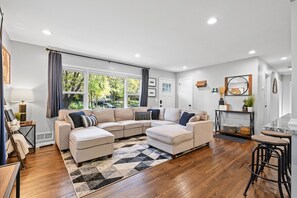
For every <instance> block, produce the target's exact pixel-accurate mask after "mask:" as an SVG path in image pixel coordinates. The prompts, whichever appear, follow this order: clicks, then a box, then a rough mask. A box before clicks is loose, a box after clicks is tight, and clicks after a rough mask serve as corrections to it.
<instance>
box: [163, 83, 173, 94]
mask: <svg viewBox="0 0 297 198" xmlns="http://www.w3.org/2000/svg"><path fill="white" fill-rule="evenodd" d="M162 92H164V93H170V92H171V84H170V83H162Z"/></svg>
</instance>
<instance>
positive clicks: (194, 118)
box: [189, 114, 200, 122]
mask: <svg viewBox="0 0 297 198" xmlns="http://www.w3.org/2000/svg"><path fill="white" fill-rule="evenodd" d="M199 120H200V116H199V115H197V114H196V115H195V116H193V117H191V118H190V120H189V122H197V121H199Z"/></svg>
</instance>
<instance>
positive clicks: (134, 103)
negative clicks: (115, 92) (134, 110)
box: [128, 95, 140, 107]
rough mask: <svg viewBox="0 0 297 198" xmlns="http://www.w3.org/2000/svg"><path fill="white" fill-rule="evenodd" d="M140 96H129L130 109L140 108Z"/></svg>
mask: <svg viewBox="0 0 297 198" xmlns="http://www.w3.org/2000/svg"><path fill="white" fill-rule="evenodd" d="M139 99H140V96H139V95H128V107H139V105H140V104H139Z"/></svg>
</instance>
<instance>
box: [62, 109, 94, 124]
mask: <svg viewBox="0 0 297 198" xmlns="http://www.w3.org/2000/svg"><path fill="white" fill-rule="evenodd" d="M78 111H83V112H84V113H85V115H87V116H89V115H92V110H72V109H61V110H59V115H58V118H57V120H60V121H65V119H64V118H65V115H68V114H69V113H73V112H78Z"/></svg>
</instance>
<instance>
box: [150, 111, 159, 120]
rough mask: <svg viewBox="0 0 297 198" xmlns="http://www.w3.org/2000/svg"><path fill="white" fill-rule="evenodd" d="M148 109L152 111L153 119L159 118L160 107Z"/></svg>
mask: <svg viewBox="0 0 297 198" xmlns="http://www.w3.org/2000/svg"><path fill="white" fill-rule="evenodd" d="M147 111H150V112H152V120H159V116H160V109H148V110H147Z"/></svg>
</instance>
